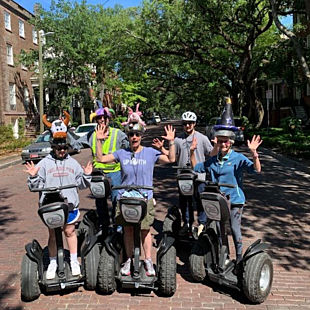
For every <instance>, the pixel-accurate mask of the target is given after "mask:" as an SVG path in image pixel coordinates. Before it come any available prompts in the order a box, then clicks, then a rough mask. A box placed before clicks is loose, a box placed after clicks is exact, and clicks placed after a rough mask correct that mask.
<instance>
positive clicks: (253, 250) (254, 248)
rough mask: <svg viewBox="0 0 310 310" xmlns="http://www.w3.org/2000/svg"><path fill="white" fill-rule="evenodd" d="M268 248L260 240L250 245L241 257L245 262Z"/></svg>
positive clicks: (267, 245)
mask: <svg viewBox="0 0 310 310" xmlns="http://www.w3.org/2000/svg"><path fill="white" fill-rule="evenodd" d="M268 248H269V244H267V243H264V242H263V243H262V242H261V240H260V239H259V240H256V241H255V242H254V243H253V244H251V245H250V246H249V247H248V248H247V250H246V252H245V253H244V256H243V261H246V260H247V259H249V258H250V257H252V256H254V255H256V254H258V253H261V252H264V251H265V250H266V249H268Z"/></svg>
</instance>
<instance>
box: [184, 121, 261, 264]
mask: <svg viewBox="0 0 310 310" xmlns="http://www.w3.org/2000/svg"><path fill="white" fill-rule="evenodd" d="M234 137H235V134H234V132H233V127H227V126H226V127H225V126H221V127H219V130H216V131H215V138H214V143H215V147H216V148H217V149H218V154H217V155H215V156H212V157H211V158H209V159H208V160H207V161H205V162H201V163H197V162H196V157H195V153H194V151H195V149H196V147H197V141H196V140H195V139H193V143H192V145H191V148H190V152H191V163H192V166H193V167H194V171H196V172H206V171H209V173H210V175H211V179H212V181H213V182H218V183H229V184H234V185H235V188H228V187H221V191H222V192H223V193H225V195H226V196H229V199H230V203H231V214H230V222H231V229H232V235H233V240H234V244H235V249H236V259H237V260H236V262H237V263H238V262H239V261H240V260H241V259H242V235H241V216H242V211H243V206H244V204H245V195H244V191H243V182H242V180H243V171H244V170H246V171H247V172H249V173H255V172H258V173H260V172H261V164H260V160H259V155H258V153H257V148H258V147H259V146H260V145H261V143H262V142H263V141H262V140H261V139H260V136H256V135H254V136H253V137H252V140H251V141H249V140H248V141H247V144H248V147H249V149H250V151H251V153H252V158H253V161H251V160H250V159H248V158H247V157H246V156H244V155H243V154H241V153H238V152H235V151H234V150H233V149H232V145H233V144H234Z"/></svg>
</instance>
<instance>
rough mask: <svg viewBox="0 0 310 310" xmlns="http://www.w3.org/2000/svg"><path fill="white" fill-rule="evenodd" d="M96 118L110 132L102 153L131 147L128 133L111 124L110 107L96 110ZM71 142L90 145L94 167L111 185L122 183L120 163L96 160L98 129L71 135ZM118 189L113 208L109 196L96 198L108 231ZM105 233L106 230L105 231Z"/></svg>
mask: <svg viewBox="0 0 310 310" xmlns="http://www.w3.org/2000/svg"><path fill="white" fill-rule="evenodd" d="M94 118H95V120H96V122H97V124H98V126H101V125H105V128H106V131H107V133H108V135H107V138H106V139H105V140H104V141H102V154H103V155H106V154H112V153H113V152H115V151H117V150H119V149H125V148H128V147H129V141H128V138H127V135H126V134H125V133H124V132H122V131H121V130H120V129H118V128H113V127H110V126H109V121H110V118H111V112H110V110H109V108H107V107H105V108H99V109H97V110H96V111H95V114H94ZM69 138H70V141H69V143H70V144H71V145H72V147H73V148H74V149H80V148H81V147H89V148H90V149H91V150H92V155H93V167H94V168H95V169H102V170H103V172H104V173H105V174H106V176H107V177H109V178H110V181H111V185H112V186H117V185H120V184H121V168H120V164H119V163H110V164H103V163H100V162H98V161H97V160H96V140H97V139H96V131H95V130H93V131H90V132H89V133H87V135H85V136H82V137H80V138H79V139H77V140H75V139H74V138H73V137H72V136H70V137H69ZM117 194H118V191H117V190H112V193H111V200H112V208H108V202H107V198H106V197H105V198H96V209H97V213H98V217H99V225H100V226H101V227H102V229H103V230H106V231H108V229H109V228H110V227H112V226H113V224H114V218H115V208H116V197H117ZM103 233H104V232H103Z"/></svg>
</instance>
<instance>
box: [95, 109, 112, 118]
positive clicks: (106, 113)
mask: <svg viewBox="0 0 310 310" xmlns="http://www.w3.org/2000/svg"><path fill="white" fill-rule="evenodd" d="M95 113H96V117H98V116H104V117H109V118H110V117H111V112H110V111H109V108H107V107H105V108H99V109H97V110H96V112H95Z"/></svg>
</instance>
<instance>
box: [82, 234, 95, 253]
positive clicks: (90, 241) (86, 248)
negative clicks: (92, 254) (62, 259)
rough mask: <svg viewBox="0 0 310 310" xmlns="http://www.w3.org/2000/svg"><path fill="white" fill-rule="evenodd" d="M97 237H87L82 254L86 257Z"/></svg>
mask: <svg viewBox="0 0 310 310" xmlns="http://www.w3.org/2000/svg"><path fill="white" fill-rule="evenodd" d="M97 240H98V237H97V236H96V235H92V236H87V239H86V242H85V245H84V246H83V249H82V253H83V256H86V255H87V254H88V253H89V251H90V250H91V249H92V248H93V246H94V245H95V244H96V243H97Z"/></svg>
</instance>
